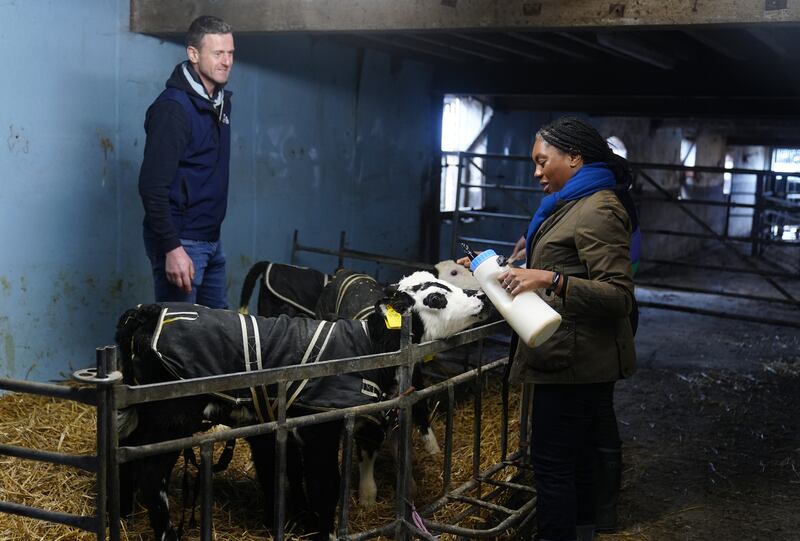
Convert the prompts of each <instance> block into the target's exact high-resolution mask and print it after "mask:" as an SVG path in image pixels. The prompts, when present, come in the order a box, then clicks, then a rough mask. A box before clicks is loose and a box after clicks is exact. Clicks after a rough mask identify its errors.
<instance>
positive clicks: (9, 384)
mask: <svg viewBox="0 0 800 541" xmlns="http://www.w3.org/2000/svg"><path fill="white" fill-rule="evenodd" d="M0 390H5V391H12V392H16V393H27V394H35V395H39V396H48V397H52V398H61V399H64V400H72V401H74V402H80V403H81V404H88V405H90V406H94V405H96V404H97V397H96V396H95V389H94V388H92V387H67V386H66V385H55V384H52V383H38V382H35V381H21V380H15V379H9V378H0Z"/></svg>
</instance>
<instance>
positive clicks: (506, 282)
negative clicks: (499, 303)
mask: <svg viewBox="0 0 800 541" xmlns="http://www.w3.org/2000/svg"><path fill="white" fill-rule="evenodd" d="M554 274H555V273H554V272H552V271H546V270H539V269H516V268H513V267H511V268H509V269H508V270H507V271H506V272H504V273H502V274H501V275H500V276H498V277H497V281H498V282H500V285H502V286H503V287H504V288H505V290H506V291H508V292H509V293H511V295H512V296H516V295H519V294H520V293H522V292H523V291H535V290H537V289H545V288H548V287H550V284H551V283H552V281H553V275H554ZM559 285H560V284H559Z"/></svg>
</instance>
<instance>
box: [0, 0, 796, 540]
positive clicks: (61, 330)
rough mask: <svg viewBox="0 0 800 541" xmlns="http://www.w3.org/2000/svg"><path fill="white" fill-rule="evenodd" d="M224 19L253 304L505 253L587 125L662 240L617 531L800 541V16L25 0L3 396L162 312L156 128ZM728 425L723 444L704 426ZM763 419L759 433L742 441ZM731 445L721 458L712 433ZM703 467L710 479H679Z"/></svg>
mask: <svg viewBox="0 0 800 541" xmlns="http://www.w3.org/2000/svg"><path fill="white" fill-rule="evenodd" d="M199 14H213V15H217V16H220V17H222V18H223V19H225V20H227V21H228V22H230V23H231V24H232V26H233V28H234V32H235V39H236V64H235V67H234V68H233V72H232V76H231V80H230V83H229V84H228V88H229V89H230V90H232V91H233V93H234V94H233V115H232V130H233V131H232V157H231V186H230V194H229V200H228V211H227V217H226V219H225V222H224V227H223V237H222V240H223V242H224V246H225V251H226V253H227V257H228V298H229V302H230V305H231V306H236V304H237V301H238V295H239V291H240V288H241V284H242V281H243V278H244V276H245V274H246V273H247V271H248V269H249V268H250V267H251V265H252V264H253V263H255V262H257V261H261V260H270V261H276V262H286V263H288V262H292V263H295V264H299V265H304V266H309V267H312V268H317V269H319V270H322V271H325V272H331V271H332V270H333V269H334V268H335V267H336V265H337V263H339V262H341V261H343V262H344V265H345V266H346V267H348V268H352V269H354V270H359V271H364V272H367V273H369V274H372V275H374V276H376V277H377V278H378V279H379V280H381V281H384V282H389V281H392V280H396V279H397V278H399V277H400V276H402V274H403V272H404V271H406V270H408V268H409V266H403V265H396V264H393V263H394V262H397V261H399V262H403V261H405V262H415V263H417V262H421V263H423V264H432V263H435V262H436V261H439V260H442V259H449V258H453V257H457V256H459V255H460V251H459V249H458V243H459V242H462V241H464V242H468V243H469V244H470V245H472V246H474V247H478V248H481V249H483V248H487V247H494V248H495V249H498V251H500V250H502V251H505V252H509V251H510V248H511V246H513V244H514V242H515V241H516V240H517V239H518V238H519V236H520V235H521V234H522V233H523V232H524V229H525V227H526V224H527V221H528V220H529V219H530V215H531V213H532V212H533V211H534V210H535V209H536V206H537V204H538V201H539V200H540V199H541V197H542V193H541V191H540V190H538V189H537V186H536V183H535V182H534V181H533V178H532V166H531V162H530V158H529V157H530V150H531V146H532V144H533V140H534V135H535V133H536V131H537V130H538V129H539V128H540V127H541V126H543V125H544V124H546V123H548V122H549V121H551V120H553V119H555V118H558V117H560V116H563V115H566V114H569V115H575V116H579V117H581V118H583V119H586V120H588V121H589V122H590V123H592V124H593V125H594V126H595V127H597V129H598V130H599V131H600V133H601V134H602V135H603V136H604V137H607V138H609V140H610V141H611V143H612V146H614V147H615V148H616V150H617V151H619V152H623V153H624V154H625V156H626V157H627V159H628V160H629V161H630V162H631V167H632V169H633V171H634V177H635V183H634V187H633V193H634V194H635V199H636V202H637V208H638V211H639V214H640V219H641V227H642V233H643V247H642V259H641V264H640V267H639V270H638V272H637V275H636V284H637V299H638V301H639V305H640V307H641V312H640V314H641V316H640V326H639V330H638V333H637V336H636V345H637V351H638V363H639V368H640V374H641V376H639V377H640V379H638V380H637V379H636V377H634V378H632V379H631V380H629V381H625V382H622V383H621V384H620V396H621V399H620V402H619V407H620V408H627V410H626V411H628V412H630V413H629V417H626V414H623V413H621V414H620V418H621V419H622V420H623V423H626V422H627V423H629V424H627V425H625V427H623V432H624V434H623V437H624V438H627V440H626V441H628V442H633V443H632V446H633V447H632V453H633V455H634V456H636V458H637V460H638V462H636V463H635V468H634V471H633V472H632V473H631V472H630V471H629V472H628V475H629V479H630V480H629V481H626V487H627V488H626V490H627V492H624V493H623V499H622V503H623V508H622V511H621V513H622V517H623V518H622V522H623V525H624V528H625V529H624V531H623V532H622V533H623V534H624V535H621V536H620V537H615V536H608V539H623V538H624V539H637V540H638V539H642V540H644V539H710V538H718V539H756V538H760V537H762V536H764V535H767V534H779V535H782V536H783V537H785V538H792V537H793V536H795V535H797V531H800V519H798V518H797V517H796V516H794V515H793V514H792V513H790V512H789V511H788V509H790V508H791V507H793V506H794V507H796V506H797V505H798V504H800V489H799V488H798V487H800V484H798V483H800V474H798V470H797V468H798V467H800V454H799V453H800V451H799V450H798V447H800V446H798V444H797V438H796V434H797V433H798V432H797V430H798V428H800V427H798V421H797V419H796V415H794V414H793V412H796V411H797V410H796V406H797V399H796V398H792V397H796V396H800V393H799V392H798V391H800V332H799V331H798V328H799V327H800V317H799V316H800V311H799V310H800V300H799V299H800V130H799V129H798V120H800V71H798V70H797V69H796V59H797V58H798V57H800V5H797V4H796V3H795V2H793V1H792V0H764V1H761V0H758V1H756V0H753V1H748V2H742V1H740V0H708V1H703V2H698V1H696V0H685V1H680V2H660V1H657V0H638V1H626V2H613V3H609V2H604V1H598V0H574V1H571V2H561V1H558V0H542V1H541V2H532V1H527V0H513V1H506V2H500V1H497V0H426V1H419V0H417V1H402V2H398V1H394V2H386V1H375V0H316V1H315V2H297V1H294V0H269V1H259V2H256V1H243V2H236V3H230V2H217V1H211V0H161V1H155V0H130V1H128V0H114V1H111V2H102V3H98V2H93V1H91V0H76V1H71V2H68V3H67V2H54V3H53V2H25V3H15V2H11V3H2V4H0V21H2V23H0V36H2V39H1V40H0V41H2V42H3V43H4V44H5V45H6V48H7V49H8V50H10V53H11V54H10V55H9V59H7V62H10V66H8V64H7V66H8V67H7V71H6V73H7V77H6V79H5V80H6V84H4V85H2V87H0V97H2V98H3V102H4V103H6V104H7V106H6V107H3V108H1V109H0V117H2V121H3V122H2V126H3V129H4V130H6V127H7V131H6V132H5V133H6V135H5V137H4V140H5V144H4V145H3V149H2V151H0V171H2V177H3V179H4V181H5V182H4V190H3V192H2V195H0V229H1V230H2V231H3V233H2V235H3V246H5V250H4V252H3V255H2V256H0V257H2V259H3V262H4V265H3V270H2V274H0V285H2V291H1V292H0V298H2V304H1V305H0V306H1V308H0V335H2V343H3V347H2V348H0V375H2V376H3V377H5V378H12V379H20V380H33V381H53V380H63V379H65V378H66V377H68V375H69V374H70V373H71V372H72V371H73V370H75V369H77V368H81V367H84V366H88V365H91V364H92V363H93V362H94V351H95V348H96V347H98V346H102V345H104V344H110V343H113V332H114V326H115V324H116V321H117V318H118V316H119V314H120V313H122V311H123V310H125V309H127V308H129V307H131V306H134V305H136V304H138V303H142V302H150V301H151V300H152V298H153V292H152V276H151V269H150V266H149V264H148V260H147V257H146V255H145V251H144V247H143V244H142V234H141V222H142V216H143V211H142V207H141V201H140V198H139V195H138V191H137V180H138V174H139V166H140V163H141V158H142V151H143V145H144V137H145V133H144V129H143V121H144V113H145V110H146V109H147V107H148V106H149V105H150V103H151V102H152V100H153V99H154V97H155V96H156V95H157V94H158V92H160V90H161V89H162V88H163V85H164V81H165V80H166V78H167V77H168V75H169V73H170V72H171V70H172V68H173V67H174V65H175V64H177V63H178V62H180V61H181V60H183V59H184V57H185V48H184V45H183V41H182V40H183V33H184V31H185V29H186V27H187V25H188V23H189V22H190V21H191V20H192V19H193V18H194V17H196V16H197V15H199ZM612 138H613V139H612ZM298 246H299V248H300V249H298ZM337 250H338V251H339V252H341V251H342V250H350V253H349V254H347V253H346V254H345V255H344V256H342V255H341V254H339V255H338V256H337V254H333V255H332V254H331V253H330V252H335V251H337ZM354 252H361V253H366V254H367V256H369V255H370V254H371V255H373V256H376V257H356V256H358V255H359V254H358V253H354ZM666 382H672V383H673V384H677V385H679V386H681V388H680V390H677V389H675V388H673V387H671V386H670V385H668V384H667V383H666ZM731 389H733V390H734V391H736V390H738V391H739V392H734V391H732V390H731ZM655 394H657V395H658V396H659V397H660V401H658V402H657V403H648V402H647V401H648V400H650V399H654V398H653V396H652V395H655ZM769 396H772V397H773V398H774V400H775V403H776V404H781V406H780V407H778V406H776V407H775V408H773V407H772V406H771V405H770V403H769V400H767V397H769ZM676 402H680V404H677V403H676ZM748 408H750V410H748ZM712 411H713V415H714V416H717V417H714V419H716V421H717V423H718V424H717V425H716V428H715V425H713V423H710V421H708V423H709V424H708V425H703V426H702V427H698V426H696V425H692V424H691V422H690V421H689V420H688V419H691V418H701V419H706V421H707V417H704V413H703V412H706V413H707V414H708V415H712V413H710V412H712ZM731 412H733V413H731ZM681 414H682V415H683V416H681ZM728 414H730V415H728ZM734 414H735V415H734ZM753 415H757V416H761V417H760V418H759V419H753V418H752V416H753ZM763 416H766V417H768V418H769V419H770V422H769V423H766V424H764V425H763V426H760V425H758V422H759V420H761V421H763V420H764V419H763ZM741 423H756V424H754V425H747V426H748V427H749V428H748V429H747V430H744V429H742V430H743V431H742V432H741V433H739V432H736V433H735V434H734V435H732V433H731V432H726V429H727V428H730V430H734V429H733V428H732V427H733V426H734V425H740V424H741ZM713 430H719V433H720V434H721V435H720V436H719V440H714V441H712V440H710V439H709V441H706V440H705V439H703V437H704V436H706V435H708V433H709V431H713ZM659 438H661V439H659ZM673 438H680V445H678V444H677V443H675V444H674V446H670V445H667V444H666V443H665V441H670V442H671V443H674V441H673ZM692 438H694V440H695V441H696V442H699V443H697V445H694V444H692V443H691V442H690V440H691V439H692ZM684 439H685V441H684ZM654 447H655V448H659V449H661V450H662V454H660V455H659V454H658V453H653V448H654ZM737 449H739V450H740V451H741V452H739V451H737ZM679 456H691V457H693V458H692V462H691V467H689V466H687V464H686V463H681V462H680V459H679V458H677V457H679ZM665 461H666V463H667V465H665ZM751 461H754V462H753V464H756V465H757V466H752V467H751V465H750V462H751ZM745 465H746V466H745ZM728 466H729V469H728V470H726V469H725V467H728ZM682 467H687V469H690V470H691V474H692V475H693V476H694V477H692V479H691V482H690V483H688V485H687V486H689V488H686V487H683V488H681V489H680V490H678V489H675V490H673V488H672V487H668V488H666V484H667V483H668V482H669V479H670V477H671V476H673V475H674V476H677V480H676V484H680V483H679V479H680V475H679V474H678V473H677V472H679V471H680V470H681V468H682ZM759 476H760V477H762V478H763V479H764V480H765V481H764V482H769V483H772V485H773V487H774V489H773V490H772V491H771V492H770V491H769V490H767V488H765V487H764V486H763V485H762V484H758V482H757V481H756V480H755V479H756V478H758V477H759ZM648 483H649V484H648ZM659 483H663V484H659ZM748 487H754V489H753V496H752V497H748V495H747V492H748ZM666 492H669V494H666ZM673 492H674V493H673ZM687 494H689V495H690V496H695V495H697V494H701V495H702V498H700V501H701V503H696V502H695V500H693V499H692V498H691V497H687ZM681 498H684V499H681ZM643 500H648V501H650V502H651V505H649V506H647V505H645V504H643V503H641V502H642V501H643ZM733 501H736V502H738V503H736V504H732V503H731V502H733ZM659 507H662V508H664V509H666V511H663V512H662V513H659V512H658V508H659ZM751 512H752V515H756V516H758V515H759V513H763V520H760V521H759V520H755V519H743V518H742V517H743V516H746V515H748V514H749V513H751ZM708 513H712V514H713V515H714V517H715V518H714V519H713V520H711V521H707V522H704V521H706V520H707V518H708ZM744 523H746V525H745V524H744ZM704 524H705V525H704ZM743 528H744V529H743ZM715 531H716V532H717V533H718V532H720V531H721V532H723V534H722V536H721V537H720V536H716V535H715V534H714V532H715ZM737 532H738V534H737ZM736 535H739V536H738V537H736Z"/></svg>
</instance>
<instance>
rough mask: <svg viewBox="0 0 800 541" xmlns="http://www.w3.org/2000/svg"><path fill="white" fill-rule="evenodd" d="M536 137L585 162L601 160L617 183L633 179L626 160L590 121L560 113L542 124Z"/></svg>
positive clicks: (628, 181) (629, 182)
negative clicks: (560, 114) (547, 122)
mask: <svg viewBox="0 0 800 541" xmlns="http://www.w3.org/2000/svg"><path fill="white" fill-rule="evenodd" d="M536 137H541V138H542V140H543V141H546V142H547V143H548V144H551V145H553V146H554V147H556V148H557V149H559V150H560V151H562V152H566V153H567V154H578V155H579V156H581V157H582V158H583V161H584V163H596V162H603V163H605V164H606V165H608V168H609V169H611V172H613V173H614V176H615V177H616V179H617V184H618V185H622V186H630V185H631V183H632V182H633V176H632V175H631V171H630V167H628V160H626V159H625V158H623V157H622V156H618V155H617V154H614V152H612V150H611V147H609V146H608V143H607V142H606V140H605V139H603V137H602V136H601V135H600V133H599V132H598V131H597V130H596V129H595V128H594V127H593V126H591V125H589V124H587V123H586V122H584V121H582V120H580V119H578V118H575V117H568V116H565V117H561V118H558V119H556V120H554V121H553V122H551V123H550V124H547V125H546V126H543V127H542V128H541V129H540V130H539V131H538V132H536Z"/></svg>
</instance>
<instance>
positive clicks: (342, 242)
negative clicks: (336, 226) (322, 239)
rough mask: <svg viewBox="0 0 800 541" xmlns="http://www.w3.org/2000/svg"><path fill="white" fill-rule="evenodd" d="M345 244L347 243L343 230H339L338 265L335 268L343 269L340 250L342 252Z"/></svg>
mask: <svg viewBox="0 0 800 541" xmlns="http://www.w3.org/2000/svg"><path fill="white" fill-rule="evenodd" d="M346 244H347V241H346V239H345V232H344V231H341V232H339V262H338V266H337V267H336V268H337V269H343V268H344V258H343V257H342V252H344V250H345V245H346Z"/></svg>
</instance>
